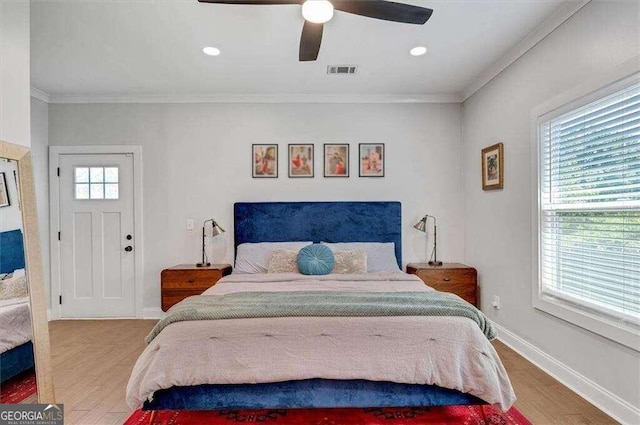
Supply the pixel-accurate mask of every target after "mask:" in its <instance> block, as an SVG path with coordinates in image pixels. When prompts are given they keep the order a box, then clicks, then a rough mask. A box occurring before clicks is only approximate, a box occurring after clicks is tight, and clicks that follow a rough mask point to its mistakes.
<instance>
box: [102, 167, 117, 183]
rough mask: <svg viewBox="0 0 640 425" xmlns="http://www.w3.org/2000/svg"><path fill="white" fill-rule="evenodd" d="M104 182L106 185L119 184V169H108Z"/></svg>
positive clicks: (105, 170) (106, 169) (105, 171)
mask: <svg viewBox="0 0 640 425" xmlns="http://www.w3.org/2000/svg"><path fill="white" fill-rule="evenodd" d="M104 181H105V183H118V167H106V168H105V169H104Z"/></svg>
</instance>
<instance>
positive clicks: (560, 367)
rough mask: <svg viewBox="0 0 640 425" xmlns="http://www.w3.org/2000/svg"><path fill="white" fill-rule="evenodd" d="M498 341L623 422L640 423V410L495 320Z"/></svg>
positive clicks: (629, 423)
mask: <svg viewBox="0 0 640 425" xmlns="http://www.w3.org/2000/svg"><path fill="white" fill-rule="evenodd" d="M493 325H494V326H495V328H496V330H497V331H498V340H500V341H501V342H503V343H504V344H505V345H507V346H508V347H509V348H511V349H512V350H514V351H515V352H517V353H518V354H520V355H521V356H522V357H524V358H525V359H527V360H529V361H530V362H531V363H533V364H534V365H536V366H537V367H539V368H540V369H542V370H543V371H545V372H546V373H548V374H549V375H551V376H553V377H554V378H555V379H557V380H558V381H560V382H561V383H562V384H563V385H565V386H566V387H568V388H569V389H571V390H572V391H574V392H575V393H577V394H578V395H579V396H580V397H582V398H584V399H585V400H587V401H589V402H590V403H592V404H593V405H594V406H596V407H597V408H598V409H600V410H602V411H603V412H604V413H606V414H607V415H609V416H611V417H612V418H613V419H615V420H616V421H618V422H620V423H621V424H628V425H636V424H638V423H640V409H638V408H637V407H635V406H633V405H631V404H630V403H628V402H627V401H625V400H623V399H621V398H620V397H618V396H617V395H615V394H613V393H612V392H610V391H609V390H607V389H605V388H603V387H601V386H600V385H598V384H597V383H595V382H593V381H592V380H590V379H589V378H587V377H585V376H584V375H582V374H580V373H578V372H576V371H575V370H573V369H571V368H570V367H568V366H567V365H565V364H564V363H562V362H560V361H559V360H557V359H556V358H554V357H552V356H550V355H549V354H547V353H545V352H544V351H542V350H540V349H539V348H538V347H536V346H534V345H533V344H531V343H529V342H527V341H525V340H524V339H522V338H520V337H519V336H517V335H516V334H514V333H513V332H511V331H509V330H507V329H505V328H504V327H502V326H500V325H498V324H497V323H495V322H494V323H493Z"/></svg>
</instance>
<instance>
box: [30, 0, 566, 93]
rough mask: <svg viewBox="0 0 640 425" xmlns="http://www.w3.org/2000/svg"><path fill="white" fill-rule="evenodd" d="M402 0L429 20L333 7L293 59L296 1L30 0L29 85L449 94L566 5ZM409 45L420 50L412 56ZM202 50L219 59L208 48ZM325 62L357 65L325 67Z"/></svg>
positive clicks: (547, 0)
mask: <svg viewBox="0 0 640 425" xmlns="http://www.w3.org/2000/svg"><path fill="white" fill-rule="evenodd" d="M396 1H399V0H396ZM402 1H403V2H405V3H411V4H415V5H422V6H426V7H430V8H432V9H433V10H434V13H433V16H432V17H431V19H430V20H429V21H428V22H427V23H426V24H425V25H423V26H416V25H406V24H398V23H392V22H386V21H380V20H374V19H368V18H364V17H359V16H354V15H350V14H346V13H342V12H336V14H335V15H334V18H333V19H332V20H331V21H330V22H328V23H327V24H325V31H324V38H323V41H322V47H321V49H320V55H319V57H318V61H317V62H307V63H300V62H298V44H299V39H300V32H301V30H302V23H303V18H302V16H301V14H300V7H299V6H295V5H294V6H234V5H212V4H202V3H198V2H197V1H196V0H188V1H187V0H180V1H167V0H158V1H150V0H136V1H122V0H120V1H117V0H102V1H98V0H94V1H61V0H54V1H51V0H50V1H38V0H36V1H32V4H31V78H32V85H33V86H34V87H36V88H38V89H40V90H43V91H45V92H47V93H49V94H50V95H53V96H56V95H76V96H78V95H79V96H106V95H111V96H118V95H120V96H126V95H169V94H172V95H209V94H211V95H302V94H305V95H306V94H313V95H318V94H323V95H326V94H330V95H333V94H335V95H363V94H366V95H433V94H457V95H459V94H460V93H463V92H464V91H465V89H466V88H468V87H469V86H470V85H471V84H472V83H473V81H474V80H475V79H476V78H477V77H478V76H479V75H480V74H481V73H482V72H483V71H485V70H487V69H488V68H489V67H490V66H491V65H492V64H494V63H495V62H496V61H497V60H499V59H500V58H501V57H503V56H504V55H505V54H506V53H507V52H508V51H509V50H511V49H513V48H514V46H516V45H517V44H518V42H519V41H521V40H522V39H523V38H525V37H526V36H527V35H528V34H529V33H531V32H532V31H533V30H534V29H536V27H538V26H539V25H541V24H542V23H543V22H544V21H545V20H547V19H549V17H550V16H551V15H552V14H553V13H554V12H556V11H557V10H558V8H559V7H561V6H562V5H563V3H565V0H457V1H452V0H449V1H431V0H422V1H420V0H402ZM416 45H425V46H427V48H428V49H429V50H428V53H427V54H426V55H424V56H422V57H412V56H410V55H409V54H408V51H409V49H410V48H411V47H414V46H416ZM204 46H216V47H219V48H220V49H221V50H222V55H220V56H218V57H210V56H206V55H204V54H203V53H202V50H201V49H202V48H203V47H204ZM334 64H355V65H358V66H359V68H358V73H357V74H356V75H354V76H329V75H327V74H326V67H327V65H334Z"/></svg>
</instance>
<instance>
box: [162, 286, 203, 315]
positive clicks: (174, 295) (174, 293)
mask: <svg viewBox="0 0 640 425" xmlns="http://www.w3.org/2000/svg"><path fill="white" fill-rule="evenodd" d="M200 294H202V290H197V291H187V290H184V291H181V290H176V289H173V290H170V291H163V292H162V311H167V310H169V308H171V307H172V306H173V305H174V304H178V303H179V302H180V301H182V300H184V299H185V298H187V297H191V296H193V295H200Z"/></svg>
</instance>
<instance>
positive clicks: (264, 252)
mask: <svg viewBox="0 0 640 425" xmlns="http://www.w3.org/2000/svg"><path fill="white" fill-rule="evenodd" d="M307 245H311V242H310V241H309V242H258V243H241V244H240V245H238V251H237V253H236V266H235V268H234V269H233V272H234V273H267V272H268V271H269V260H270V259H271V254H273V251H275V250H276V249H295V250H298V249H300V248H302V247H304V246H307Z"/></svg>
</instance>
